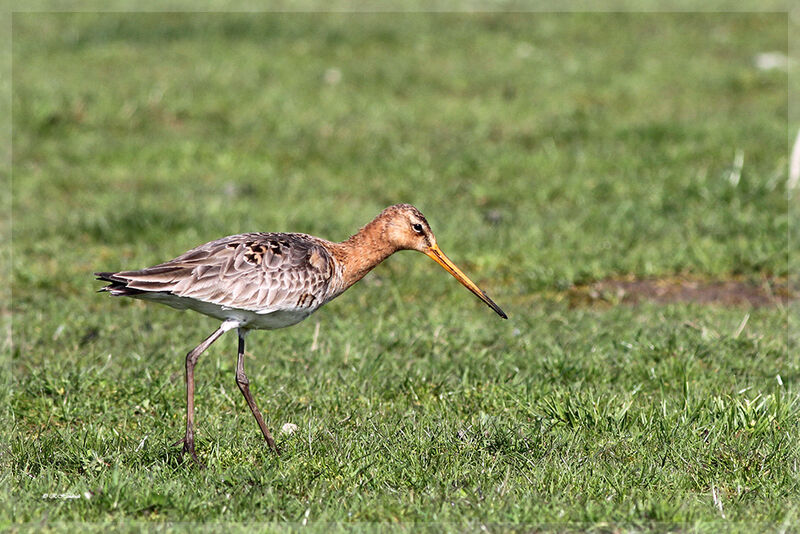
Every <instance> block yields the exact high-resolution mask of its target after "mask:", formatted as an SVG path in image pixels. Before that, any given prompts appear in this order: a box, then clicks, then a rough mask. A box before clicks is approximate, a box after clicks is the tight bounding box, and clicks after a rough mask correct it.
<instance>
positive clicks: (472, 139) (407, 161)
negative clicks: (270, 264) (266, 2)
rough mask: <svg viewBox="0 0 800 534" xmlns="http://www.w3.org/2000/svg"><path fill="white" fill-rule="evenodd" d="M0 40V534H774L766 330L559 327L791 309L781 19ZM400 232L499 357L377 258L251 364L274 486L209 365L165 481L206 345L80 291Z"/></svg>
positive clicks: (386, 17) (394, 18) (191, 329)
mask: <svg viewBox="0 0 800 534" xmlns="http://www.w3.org/2000/svg"><path fill="white" fill-rule="evenodd" d="M13 24H14V26H13V38H14V49H13V67H14V78H13V100H12V104H13V126H14V130H13V142H14V154H13V158H14V159H13V170H14V181H13V199H12V202H13V216H14V227H13V237H14V241H13V247H14V255H13V273H12V275H13V279H12V290H13V297H14V298H13V303H12V310H13V314H14V316H13V317H14V324H13V336H14V346H13V354H12V358H11V369H12V371H13V373H14V380H13V382H12V384H11V386H10V389H9V391H8V392H7V394H6V396H7V397H8V399H9V405H10V414H9V417H8V425H7V430H6V432H7V434H8V439H7V442H6V446H5V447H4V449H3V452H2V456H0V459H1V461H2V463H3V466H4V474H3V477H4V478H3V482H4V484H3V487H4V489H3V490H2V496H0V498H2V502H3V506H2V508H1V509H0V524H2V525H3V526H4V527H5V528H12V529H15V528H32V525H36V528H39V527H41V526H49V527H50V528H52V529H54V530H64V529H70V528H74V526H70V525H71V524H72V522H83V523H85V525H84V527H87V526H92V525H93V526H94V528H96V529H99V530H102V529H106V528H108V527H109V526H114V527H116V528H134V529H135V528H151V527H155V526H157V525H160V526H162V527H163V528H164V529H169V528H173V527H174V528H175V529H178V530H180V529H181V528H183V527H181V525H180V524H175V522H208V523H210V524H211V525H214V524H217V525H219V524H220V523H222V522H224V523H225V524H226V525H230V524H232V523H234V522H241V523H242V524H241V525H240V527H241V528H245V527H244V525H245V524H247V523H248V522H256V523H257V525H261V526H262V528H267V527H268V526H269V525H272V527H275V528H277V527H278V525H279V524H289V525H295V526H297V527H299V526H301V525H303V524H304V523H305V522H309V523H310V524H311V525H312V526H314V525H316V526H317V528H320V529H322V528H325V529H330V528H333V527H331V526H330V524H331V523H333V524H336V525H338V527H336V528H344V529H346V528H348V525H355V526H357V525H360V524H362V523H366V522H377V523H397V525H398V526H401V525H406V526H408V525H412V524H414V525H417V526H419V525H434V524H439V525H440V526H441V524H442V523H444V524H449V525H450V528H452V529H453V530H462V529H463V528H465V526H466V525H472V526H475V525H478V524H499V525H500V524H504V525H540V526H543V525H544V526H546V525H550V527H548V528H557V529H581V528H584V527H586V526H588V525H590V524H591V525H596V528H603V527H602V525H618V526H619V525H624V526H626V527H625V528H656V529H671V528H682V529H694V530H708V531H715V530H721V529H725V530H740V531H748V530H752V528H753V526H754V525H758V526H760V527H759V528H762V527H764V526H765V525H767V526H769V527H768V528H777V527H779V526H780V525H782V524H786V525H788V524H791V523H792V522H796V521H797V520H798V514H799V513H800V510H798V507H797V502H798V500H800V473H799V472H798V460H800V453H798V449H797V446H796V445H797V442H798V439H800V432H798V431H799V430H800V399H798V390H797V381H798V378H800V361H799V360H798V358H797V354H796V352H790V351H789V348H788V343H789V340H788V339H787V321H788V317H787V310H786V309H784V308H782V307H777V308H759V309H744V308H727V309H726V308H722V307H718V306H700V305H695V304H691V303H684V304H671V305H656V304H647V303H644V304H641V305H639V306H637V307H628V306H610V307H605V308H571V307H569V306H568V305H567V303H566V300H567V299H566V298H565V297H564V291H565V290H567V289H568V288H570V287H572V286H573V285H574V284H582V283H587V282H591V281H594V280H599V279H603V278H606V277H613V276H627V275H634V276H640V277H660V276H674V275H687V276H693V277H699V278H709V279H722V278H729V277H736V278H743V279H749V280H753V281H759V280H762V279H765V278H772V277H785V276H787V275H788V273H789V269H788V265H787V261H788V260H787V240H786V233H787V230H788V226H789V213H788V210H787V202H786V198H787V190H786V187H785V181H786V172H787V155H786V131H787V119H786V115H787V108H788V103H787V91H786V88H787V75H786V72H785V71H781V70H768V71H760V70H758V69H756V68H755V66H754V62H753V58H754V56H755V55H756V54H758V53H761V52H765V51H773V50H784V51H785V50H786V49H787V31H786V28H787V20H786V15H781V14H763V15H758V14H705V15H698V14H685V15H683V14H649V15H637V14H586V15H581V14H573V15H566V14H563V15H562V14H531V15H525V16H520V15H503V14H472V15H457V14H437V15H427V14H403V15H399V14H350V15H338V14H239V15H228V14H211V15H204V14H197V15H187V14H168V15H164V14H159V15H148V14H103V15H92V14H42V13H35V14H34V13H32V14H15V15H14V20H13ZM396 202H412V203H414V204H415V205H417V206H418V207H419V208H420V209H422V211H423V212H424V213H426V214H427V215H428V219H429V220H430V222H431V225H432V227H433V229H434V231H435V232H436V234H437V237H438V240H439V243H440V245H441V246H442V248H443V249H444V250H445V251H446V252H447V253H448V255H450V257H451V258H453V259H454V260H455V261H456V263H458V264H460V265H462V266H463V268H464V270H465V271H467V272H468V273H469V274H470V275H471V276H473V278H474V279H475V280H476V281H478V282H479V284H480V285H481V286H482V287H484V288H485V289H487V291H488V292H489V293H490V294H491V295H492V296H493V298H495V300H496V301H497V302H498V303H499V304H500V305H501V306H503V307H504V308H505V309H506V311H507V312H508V313H509V315H510V319H509V321H501V320H499V319H498V318H497V317H496V316H493V314H492V313H491V311H490V310H488V309H486V308H485V306H482V305H481V304H480V303H479V302H477V300H476V299H474V298H473V297H471V296H470V295H469V294H468V293H467V292H466V291H464V290H463V288H460V286H458V284H456V283H455V281H454V280H452V278H450V277H449V276H448V275H447V274H445V273H444V272H442V271H441V270H440V269H438V268H437V267H436V266H435V265H434V264H433V263H432V262H430V261H429V260H427V259H425V258H423V257H422V256H420V255H416V254H412V253H402V254H399V255H397V256H396V257H393V258H391V259H390V260H389V261H387V262H386V264H384V265H382V266H380V267H379V268H378V269H376V271H374V272H373V273H372V274H370V275H369V276H368V277H367V278H366V279H365V280H364V281H362V282H361V283H360V284H359V285H358V286H356V287H355V288H353V289H351V290H350V291H348V293H347V294H345V295H343V296H342V297H341V298H340V299H338V300H337V301H335V302H333V303H331V304H329V305H327V306H326V308H325V309H323V310H321V311H320V312H319V313H318V314H316V315H314V316H313V317H312V318H311V319H309V320H308V321H306V322H305V323H303V324H301V325H299V326H297V327H294V328H291V329H287V330H281V331H274V332H263V333H258V334H254V335H253V336H250V337H249V338H248V360H247V365H248V374H249V376H250V379H251V382H252V389H253V392H254V395H255V397H256V399H257V401H258V402H259V403H260V406H261V408H262V410H263V411H264V412H265V414H266V419H267V421H268V424H269V425H270V427H271V428H272V429H273V430H274V431H276V432H278V430H279V429H280V428H281V426H282V425H283V424H284V423H287V422H291V423H294V424H296V425H297V426H298V431H297V432H296V433H295V434H292V435H286V434H280V433H279V432H278V435H279V437H278V442H279V446H280V447H281V448H282V449H283V455H282V456H281V457H280V458H276V457H275V456H273V455H271V454H270V453H269V451H268V449H267V448H266V447H265V446H264V443H263V442H262V440H261V437H260V434H259V432H258V429H257V427H256V425H255V423H254V421H253V420H252V416H251V415H250V413H249V411H248V410H247V408H246V406H245V403H244V401H243V399H242V398H241V397H240V395H239V394H238V393H237V392H236V388H235V385H234V368H235V353H234V351H235V342H234V340H233V336H232V335H228V336H226V337H224V338H222V339H221V340H220V341H218V342H217V344H215V345H214V346H213V347H212V348H211V349H210V350H209V352H208V353H207V354H204V355H203V356H202V357H201V359H200V362H199V364H198V368H197V383H198V393H197V403H198V407H197V414H198V415H197V417H198V425H199V428H198V440H199V441H198V452H199V454H200V456H201V459H202V460H203V461H204V462H205V463H206V464H207V465H208V469H207V470H205V471H199V470H196V469H194V468H193V467H192V466H191V465H186V464H180V463H179V462H178V458H177V450H176V449H175V448H172V447H170V443H171V442H173V441H175V440H176V439H177V438H178V437H180V435H181V434H182V426H183V424H184V413H185V412H184V410H185V405H184V386H183V355H184V354H185V353H186V351H188V350H189V349H190V348H192V347H193V346H194V345H195V344H197V343H198V342H199V341H200V340H201V339H202V338H203V337H205V336H206V335H207V334H208V333H210V332H211V331H212V330H213V329H214V328H215V327H216V325H215V322H214V321H212V320H210V319H208V318H205V317H202V316H198V315H192V314H179V313H176V312H175V311H174V310H170V309H168V308H163V307H159V306H155V305H150V306H148V305H145V304H144V303H141V302H135V301H124V300H120V299H110V298H107V297H106V296H105V295H97V294H94V292H93V291H94V290H95V289H96V288H97V287H99V284H97V283H94V282H93V280H92V277H91V272H93V271H95V270H114V269H122V268H134V267H140V266H146V265H151V264H154V263H156V262H159V261H163V260H165V259H168V258H171V257H174V256H175V255H177V254H179V253H181V252H183V251H184V250H186V249H188V248H190V247H192V246H195V245H197V244H199V243H202V242H204V241H207V240H211V239H215V238H217V237H220V236H223V235H228V234H233V233H238V232H242V231H253V230H264V231H280V230H291V231H303V232H307V233H310V234H315V235H320V236H323V237H327V238H330V239H343V238H345V237H347V236H348V235H349V234H350V233H352V232H354V231H355V230H356V229H357V228H358V227H359V226H360V225H362V224H364V223H365V222H366V221H368V220H369V219H370V218H371V217H372V216H374V215H375V214H376V213H377V212H378V211H379V210H380V209H382V208H383V207H385V206H386V205H388V204H391V203H396ZM746 314H749V320H748V321H747V322H746V324H745V326H744V328H743V329H741V330H740V326H741V324H742V322H743V318H744V317H745V315H746ZM58 494H70V495H78V496H79V498H76V499H70V498H68V499H64V498H58V497H52V495H58ZM84 494H85V495H86V497H84ZM168 522H169V523H168ZM170 524H172V527H170V526H169V525H170ZM126 525H128V526H127V527H126ZM131 525H133V526H131ZM136 525H138V526H139V527H136ZM265 525H266V526H265ZM408 528H411V527H408ZM608 528H612V527H611V526H609V527H608Z"/></svg>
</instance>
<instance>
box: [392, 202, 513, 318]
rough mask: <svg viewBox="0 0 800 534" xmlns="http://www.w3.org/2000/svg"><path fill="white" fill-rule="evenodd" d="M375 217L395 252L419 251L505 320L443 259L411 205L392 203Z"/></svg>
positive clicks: (420, 215) (454, 266) (460, 272)
mask: <svg viewBox="0 0 800 534" xmlns="http://www.w3.org/2000/svg"><path fill="white" fill-rule="evenodd" d="M378 218H379V219H383V220H384V224H385V226H384V239H386V240H388V241H389V243H390V244H391V245H392V246H393V247H394V248H395V249H396V250H416V251H418V252H422V253H423V254H425V255H426V256H428V257H429V258H431V259H433V261H435V262H436V263H438V264H439V265H441V266H442V267H443V268H444V269H445V270H446V271H447V272H449V273H450V274H452V275H453V276H454V277H455V279H456V280H458V281H459V282H461V283H462V284H463V285H464V287H466V288H467V289H469V290H470V291H472V292H473V293H474V294H475V295H476V296H477V297H478V298H479V299H481V300H482V301H483V302H485V303H486V304H487V305H488V306H489V307H490V308H492V309H493V310H494V311H495V312H496V313H497V314H498V315H499V316H500V317H502V318H503V319H508V316H507V315H506V314H505V312H503V310H501V309H500V307H499V306H498V305H497V304H495V303H494V301H493V300H492V299H490V298H489V296H488V295H487V294H486V293H485V292H484V291H483V290H482V289H481V288H479V287H478V286H477V285H476V284H475V282H473V281H472V280H470V279H469V277H467V275H466V274H464V273H463V272H462V271H461V269H459V268H458V267H456V265H455V264H454V263H453V262H452V261H450V258H448V257H447V256H445V254H444V252H442V250H441V249H440V248H439V245H437V244H436V237H434V235H433V232H432V231H431V226H430V225H429V224H428V221H427V220H426V219H425V216H424V215H423V214H422V212H420V211H419V210H418V209H417V208H415V207H414V206H412V205H411V204H396V205H394V206H389V207H388V208H386V209H385V210H383V212H382V213H381V214H380V215H379V216H378Z"/></svg>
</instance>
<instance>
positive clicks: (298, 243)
mask: <svg viewBox="0 0 800 534" xmlns="http://www.w3.org/2000/svg"><path fill="white" fill-rule="evenodd" d="M332 275H333V260H332V259H331V256H330V254H329V253H328V251H327V250H326V249H325V247H323V246H322V244H321V243H320V240H318V239H317V238H314V237H312V236H308V235H305V234H274V233H273V234H264V233H252V234H241V235H235V236H229V237H224V238H222V239H218V240H216V241H211V242H209V243H206V244H204V245H200V246H199V247H197V248H194V249H192V250H190V251H188V252H186V253H185V254H182V255H180V256H178V257H177V258H175V259H174V260H171V261H168V262H166V263H162V264H160V265H155V266H153V267H148V268H147V269H142V270H140V271H122V272H119V273H114V274H113V275H110V277H108V278H107V279H109V280H111V281H112V282H118V283H124V284H125V286H124V287H125V288H126V289H128V290H130V289H133V290H139V291H144V292H150V291H162V292H168V293H170V294H173V295H177V296H180V297H188V298H192V299H195V300H199V301H203V302H210V303H213V304H218V305H221V306H226V307H230V308H238V309H243V310H250V311H255V312H258V313H270V312H273V311H277V310H293V309H304V308H317V307H318V306H319V305H321V304H322V302H323V300H324V299H325V295H326V293H327V289H328V284H329V282H330V279H331V277H332ZM112 292H113V288H112Z"/></svg>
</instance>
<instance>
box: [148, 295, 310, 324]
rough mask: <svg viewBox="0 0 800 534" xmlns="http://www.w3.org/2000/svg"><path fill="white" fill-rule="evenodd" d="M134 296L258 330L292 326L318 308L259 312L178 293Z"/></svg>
mask: <svg viewBox="0 0 800 534" xmlns="http://www.w3.org/2000/svg"><path fill="white" fill-rule="evenodd" d="M134 298H138V299H141V300H149V301H152V302H158V303H160V304H166V305H167V306H171V307H173V308H176V309H178V310H194V311H196V312H199V313H202V314H203V315H208V316H209V317H214V318H216V319H219V320H220V321H236V322H238V323H239V324H240V326H241V327H242V328H254V329H257V330H277V329H278V328H284V327H287V326H292V325H293V324H297V323H299V322H300V321H302V320H303V319H305V318H306V317H308V316H309V315H311V314H312V313H313V312H314V311H315V310H316V309H317V308H297V309H292V310H275V311H268V312H264V313H259V312H254V311H250V310H240V309H237V308H229V307H227V306H221V305H219V304H214V303H211V302H203V301H200V300H195V299H190V298H187V297H178V296H176V295H170V294H169V293H155V292H154V293H142V294H140V295H135V297H134Z"/></svg>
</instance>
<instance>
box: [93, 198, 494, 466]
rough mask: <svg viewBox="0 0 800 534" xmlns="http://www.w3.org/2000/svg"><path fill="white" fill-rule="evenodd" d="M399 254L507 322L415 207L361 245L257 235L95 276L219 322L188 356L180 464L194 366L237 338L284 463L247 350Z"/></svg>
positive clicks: (397, 212) (116, 291)
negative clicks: (227, 337)
mask: <svg viewBox="0 0 800 534" xmlns="http://www.w3.org/2000/svg"><path fill="white" fill-rule="evenodd" d="M398 250H417V251H419V252H422V253H423V254H426V255H427V256H429V257H431V258H432V259H433V260H434V261H436V263H438V264H439V265H441V266H442V267H444V268H445V269H446V270H447V272H449V273H450V274H452V275H453V276H454V277H455V278H456V279H457V280H458V281H459V282H461V283H462V284H464V286H466V287H467V289H469V290H470V291H472V292H473V293H474V294H475V295H477V296H478V298H479V299H481V300H482V301H483V302H485V303H486V304H488V305H489V307H491V308H492V309H493V310H494V311H495V312H497V314H498V315H500V317H502V318H503V319H506V318H507V316H506V314H505V313H504V312H503V310H501V309H500V307H499V306H498V305H497V304H495V303H494V302H493V301H492V299H490V298H489V297H488V295H486V293H485V292H484V291H483V290H481V289H480V288H479V287H478V286H477V285H475V283H474V282H472V280H470V279H469V278H468V277H467V275H465V274H464V273H463V272H461V270H460V269H459V268H458V267H456V266H455V264H454V263H453V262H452V261H450V259H449V258H448V257H447V256H445V255H444V253H443V252H442V251H441V249H439V246H438V245H437V244H436V239H435V238H434V236H433V232H431V228H430V225H428V221H427V220H426V219H425V217H424V216H423V215H422V213H420V212H419V210H418V209H416V208H415V207H414V206H411V205H409V204H398V205H395V206H390V207H388V208H386V209H385V210H383V211H382V212H381V213H380V214H379V215H378V216H377V217H375V219H374V220H373V221H372V222H370V223H369V224H367V225H366V226H364V227H363V228H361V230H359V231H358V232H357V233H356V234H355V235H353V236H352V237H350V238H349V239H348V240H346V241H343V242H341V243H334V242H331V241H326V240H324V239H320V238H318V237H313V236H310V235H306V234H285V233H251V234H239V235H233V236H229V237H223V238H222V239H217V240H216V241H211V242H209V243H206V244H204V245H200V246H199V247H197V248H193V249H192V250H190V251H188V252H186V253H184V254H182V255H180V256H178V257H177V258H175V259H173V260H170V261H168V262H166V263H161V264H159V265H155V266H153V267H148V268H146V269H141V270H138V271H120V272H117V273H110V272H104V273H95V274H96V276H97V277H98V280H103V281H106V282H110V285H108V286H106V287H104V288H102V289H101V291H108V292H110V293H111V294H112V295H114V296H126V297H133V298H138V299H143V300H151V301H154V302H160V303H162V304H167V305H169V306H172V307H173V308H178V309H191V310H195V311H197V312H200V313H203V314H205V315H208V316H211V317H214V318H216V319H219V320H221V321H222V325H221V326H220V327H219V328H218V329H217V330H216V331H215V332H214V333H213V334H211V335H210V336H208V337H207V338H206V339H205V340H204V341H203V342H202V343H200V344H199V345H198V346H197V347H195V348H194V349H193V350H192V351H190V352H189V353H188V354H187V355H186V434H185V435H184V437H183V438H182V439H180V440H178V441H177V442H176V443H175V444H176V445H177V444H179V443H183V451H182V453H181V454H184V453H187V452H188V453H190V454H191V455H192V458H193V459H194V460H195V461H196V462H197V463H198V464H199V465H202V464H200V462H199V461H198V459H197V454H196V453H195V447H194V366H195V363H197V359H198V357H199V356H200V354H202V353H203V351H205V350H206V349H207V348H208V347H209V346H210V345H211V344H212V343H213V342H214V341H216V340H217V338H219V337H220V336H221V335H222V334H224V333H225V332H227V331H228V330H232V329H234V328H236V329H238V334H239V359H238V362H237V364H236V384H237V385H238V386H239V389H240V390H241V392H242V394H243V395H244V398H245V400H246V401H247V405H248V406H249V407H250V411H251V412H252V413H253V416H254V417H255V419H256V422H257V423H258V426H259V427H260V428H261V432H262V434H263V435H264V439H266V441H267V443H268V444H269V446H270V447H271V448H272V449H273V450H274V451H275V452H276V453H277V452H278V448H277V447H276V446H275V440H273V439H272V435H271V434H270V432H269V430H268V429H267V425H266V424H265V423H264V418H263V417H262V416H261V412H260V411H259V410H258V407H257V406H256V403H255V401H254V400H253V396H252V395H251V394H250V388H249V383H250V381H249V380H248V379H247V375H245V372H244V340H245V335H246V334H247V333H248V332H249V331H250V330H274V329H276V328H283V327H285V326H291V325H293V324H297V323H299V322H300V321H302V320H303V319H305V318H306V317H308V316H309V315H311V314H312V313H313V312H315V311H316V310H317V309H318V308H319V307H320V306H322V305H323V304H325V303H326V302H328V301H330V300H332V299H334V298H336V297H337V296H339V295H341V294H342V293H343V292H344V291H345V290H346V289H347V288H349V287H350V286H352V285H353V284H355V283H356V282H358V281H359V280H361V278H363V277H364V275H365V274H367V273H368V272H369V271H370V270H371V269H372V268H373V267H375V266H376V265H378V264H379V263H380V262H382V261H383V260H385V259H386V258H388V257H389V256H391V255H392V254H393V253H395V252H397V251H398Z"/></svg>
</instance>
